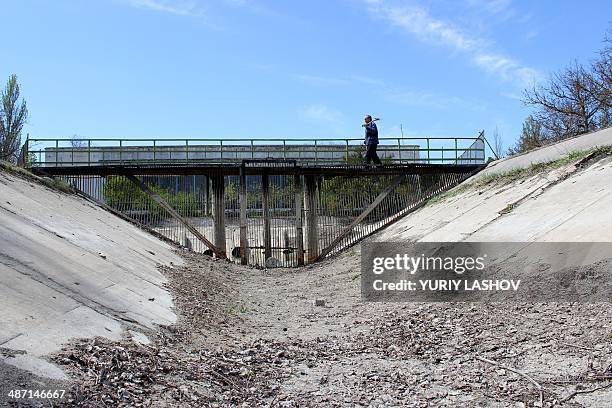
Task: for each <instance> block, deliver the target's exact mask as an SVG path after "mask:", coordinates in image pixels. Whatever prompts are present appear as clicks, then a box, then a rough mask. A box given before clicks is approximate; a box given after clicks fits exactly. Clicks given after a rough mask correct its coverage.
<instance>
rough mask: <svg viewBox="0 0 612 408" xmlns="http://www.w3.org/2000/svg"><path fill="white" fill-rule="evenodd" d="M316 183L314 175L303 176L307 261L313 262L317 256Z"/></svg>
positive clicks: (317, 218)
mask: <svg viewBox="0 0 612 408" xmlns="http://www.w3.org/2000/svg"><path fill="white" fill-rule="evenodd" d="M317 184H318V183H317V178H316V176H304V187H305V188H304V213H305V217H306V254H307V259H308V263H311V262H313V261H314V260H315V259H316V258H317V257H318V256H319V217H318V215H317V210H318V208H317Z"/></svg>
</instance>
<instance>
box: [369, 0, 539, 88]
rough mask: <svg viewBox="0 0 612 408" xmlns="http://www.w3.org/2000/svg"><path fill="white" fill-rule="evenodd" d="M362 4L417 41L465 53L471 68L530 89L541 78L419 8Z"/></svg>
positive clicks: (375, 0) (380, 0) (381, 1)
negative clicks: (471, 65)
mask: <svg viewBox="0 0 612 408" xmlns="http://www.w3.org/2000/svg"><path fill="white" fill-rule="evenodd" d="M365 2H366V4H368V10H369V12H370V13H371V14H372V15H373V16H377V17H379V18H383V19H385V20H387V21H388V22H390V23H391V24H392V25H394V26H396V27H399V28H400V29H402V30H404V31H406V32H407V33H409V34H411V35H413V36H414V37H416V38H417V39H418V40H419V41H422V42H425V43H428V44H434V45H437V46H443V47H447V48H449V49H451V50H453V51H455V52H458V53H461V54H464V55H466V56H467V57H468V59H469V60H470V61H471V62H472V63H473V64H474V65H476V66H477V67H479V68H480V69H483V70H484V71H486V72H488V73H490V74H493V75H496V76H498V77H499V78H501V79H502V80H505V81H512V82H514V83H516V84H518V85H520V86H529V85H530V84H531V83H532V82H533V81H534V80H535V79H537V78H538V77H539V76H540V74H539V73H538V71H537V70H536V69H534V68H530V67H527V66H524V65H522V64H521V63H519V62H518V61H516V60H514V59H513V58H510V57H507V56H504V55H502V54H501V53H499V52H497V51H494V50H490V48H491V47H490V44H489V43H490V41H487V40H485V39H483V38H479V37H476V36H474V35H471V34H469V33H467V32H466V31H464V30H462V29H460V28H459V27H456V26H454V25H452V24H451V23H448V22H445V21H442V20H439V19H436V18H434V17H432V16H431V15H430V14H429V12H427V10H425V9H423V8H421V7H418V6H405V5H400V6H396V5H394V4H395V3H390V2H388V1H385V0H365ZM474 2H477V1H476V0H474ZM482 4H484V3H482ZM508 4H509V2H507V1H502V0H499V1H497V2H495V3H494V4H493V5H492V6H489V7H491V10H492V11H495V12H501V11H502V10H506V9H507V7H508Z"/></svg>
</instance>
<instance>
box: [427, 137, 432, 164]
mask: <svg viewBox="0 0 612 408" xmlns="http://www.w3.org/2000/svg"><path fill="white" fill-rule="evenodd" d="M429 153H430V150H429V138H427V164H431V158H430V155H429Z"/></svg>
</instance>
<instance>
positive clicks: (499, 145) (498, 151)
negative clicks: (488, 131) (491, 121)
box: [493, 126, 505, 159]
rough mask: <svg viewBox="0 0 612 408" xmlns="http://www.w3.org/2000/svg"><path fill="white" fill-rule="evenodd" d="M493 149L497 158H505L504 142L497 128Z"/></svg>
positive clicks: (494, 134)
mask: <svg viewBox="0 0 612 408" xmlns="http://www.w3.org/2000/svg"><path fill="white" fill-rule="evenodd" d="M493 149H494V152H495V156H496V157H498V158H500V159H501V158H502V157H504V156H505V154H504V142H503V140H502V137H501V134H500V133H499V129H498V128H497V126H495V130H494V131H493Z"/></svg>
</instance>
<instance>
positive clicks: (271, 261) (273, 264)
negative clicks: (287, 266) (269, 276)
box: [266, 256, 281, 268]
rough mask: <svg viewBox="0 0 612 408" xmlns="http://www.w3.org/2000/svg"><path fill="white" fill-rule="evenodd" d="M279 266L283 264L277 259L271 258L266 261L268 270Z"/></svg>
mask: <svg viewBox="0 0 612 408" xmlns="http://www.w3.org/2000/svg"><path fill="white" fill-rule="evenodd" d="M279 266H281V262H280V261H279V260H278V259H277V258H275V257H273V256H271V257H269V258H268V259H266V268H278V267H279Z"/></svg>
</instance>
